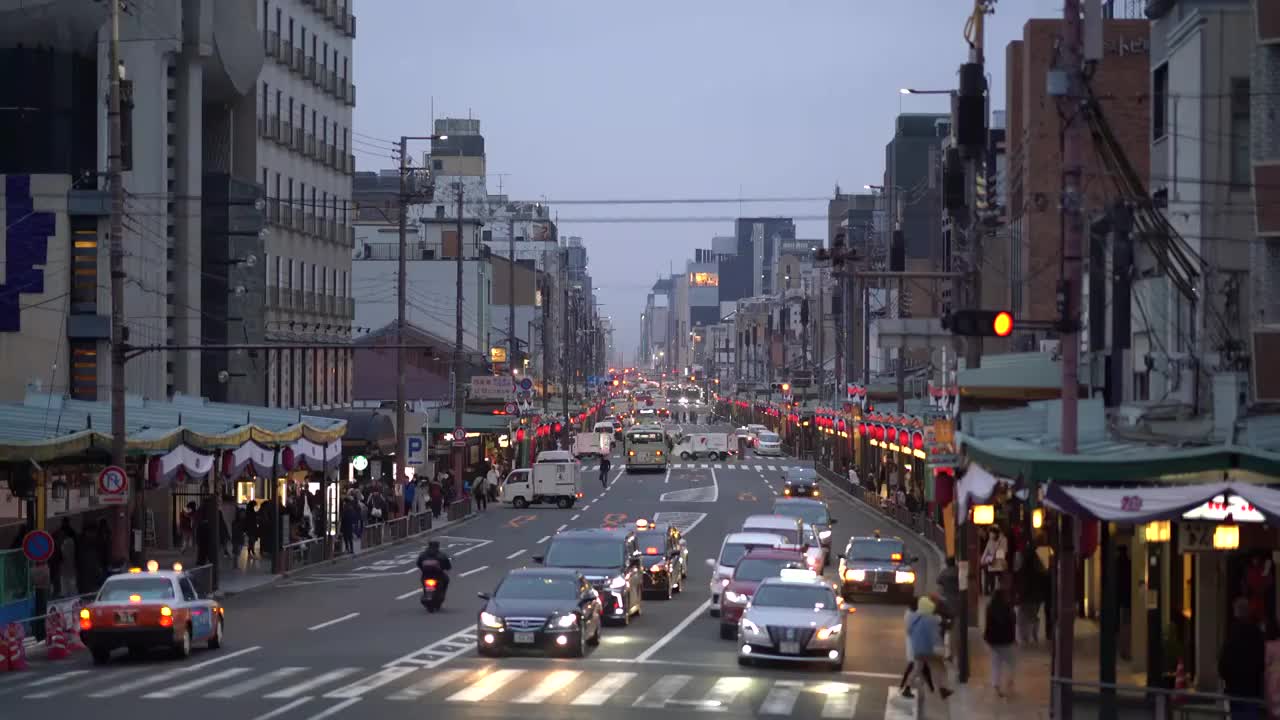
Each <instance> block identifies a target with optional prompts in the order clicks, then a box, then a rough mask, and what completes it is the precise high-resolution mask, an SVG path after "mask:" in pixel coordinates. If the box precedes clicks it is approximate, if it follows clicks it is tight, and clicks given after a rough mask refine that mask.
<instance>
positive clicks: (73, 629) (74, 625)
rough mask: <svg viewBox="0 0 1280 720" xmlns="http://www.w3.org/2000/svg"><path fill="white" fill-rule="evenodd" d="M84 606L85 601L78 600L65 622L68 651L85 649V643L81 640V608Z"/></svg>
mask: <svg viewBox="0 0 1280 720" xmlns="http://www.w3.org/2000/svg"><path fill="white" fill-rule="evenodd" d="M82 607H83V603H82V602H81V601H79V600H77V601H76V602H75V603H74V604H73V605H72V606H71V609H70V610H69V611H68V612H67V615H66V618H65V620H64V622H63V627H65V628H66V629H67V652H75V651H77V650H84V643H83V642H81V641H80V609H81V608H82Z"/></svg>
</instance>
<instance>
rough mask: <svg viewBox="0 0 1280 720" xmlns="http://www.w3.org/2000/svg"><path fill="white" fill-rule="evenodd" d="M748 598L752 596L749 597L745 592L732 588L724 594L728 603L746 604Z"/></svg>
mask: <svg viewBox="0 0 1280 720" xmlns="http://www.w3.org/2000/svg"><path fill="white" fill-rule="evenodd" d="M748 599H750V598H748V597H747V596H746V595H744V594H743V593H736V592H734V591H732V590H729V591H727V592H725V594H724V601H725V602H727V603H733V604H735V605H746V604H747V600H748Z"/></svg>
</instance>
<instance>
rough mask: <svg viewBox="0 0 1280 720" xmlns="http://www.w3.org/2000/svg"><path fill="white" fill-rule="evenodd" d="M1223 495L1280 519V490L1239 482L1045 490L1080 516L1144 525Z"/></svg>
mask: <svg viewBox="0 0 1280 720" xmlns="http://www.w3.org/2000/svg"><path fill="white" fill-rule="evenodd" d="M1219 495H1221V496H1224V497H1226V496H1229V495H1236V496H1238V497H1241V498H1244V499H1245V500H1246V501H1248V502H1249V503H1250V504H1251V505H1252V506H1253V509H1256V510H1257V511H1258V512H1260V513H1261V514H1262V515H1263V516H1264V517H1265V518H1266V520H1267V522H1269V523H1275V522H1277V521H1280V490H1274V489H1272V488H1269V487H1265V486H1261V485H1251V484H1248V483H1239V482H1222V483H1207V484H1196V485H1175V486H1161V487H1123V488H1103V487H1072V486H1069V485H1059V484H1057V483H1051V484H1050V485H1049V487H1048V488H1047V489H1046V490H1045V504H1046V505H1049V506H1050V507H1052V508H1054V509H1056V510H1059V511H1061V512H1065V513H1068V514H1071V515H1075V516H1078V517H1087V518H1096V519H1098V520H1106V521H1110V522H1117V523H1123V524H1141V523H1147V522H1151V521H1153V520H1176V519H1178V518H1180V517H1181V516H1182V515H1183V513H1186V512H1188V511H1190V510H1193V509H1195V508H1198V507H1200V506H1202V505H1204V504H1205V503H1207V502H1209V501H1211V500H1213V499H1214V498H1216V497H1218V496H1219ZM1224 520H1225V518H1224Z"/></svg>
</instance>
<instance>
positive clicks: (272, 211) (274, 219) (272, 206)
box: [267, 198, 280, 225]
mask: <svg viewBox="0 0 1280 720" xmlns="http://www.w3.org/2000/svg"><path fill="white" fill-rule="evenodd" d="M267 222H269V223H272V224H275V225H278V224H279V223H280V198H271V199H270V200H268V201H267Z"/></svg>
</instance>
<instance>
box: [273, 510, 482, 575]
mask: <svg viewBox="0 0 1280 720" xmlns="http://www.w3.org/2000/svg"><path fill="white" fill-rule="evenodd" d="M470 514H471V500H469V499H466V500H459V501H457V502H455V503H453V504H452V505H450V506H449V508H448V515H447V516H446V517H448V519H449V520H461V519H462V518H464V517H466V516H468V515H470ZM432 527H433V524H432V521H431V513H430V512H420V513H412V514H409V515H401V516H400V517H397V518H392V519H391V520H387V521H385V522H377V523H370V524H368V525H365V526H364V529H363V530H362V531H361V533H360V550H361V552H364V551H367V550H372V549H373V548H376V547H380V546H382V545H386V544H387V543H393V542H398V541H400V540H405V539H408V538H411V537H414V536H415V535H421V534H422V533H424V532H427V531H428V530H430V529H431V528H432ZM283 550H284V558H283V569H284V571H285V572H290V571H294V570H300V569H302V568H304V567H307V566H310V565H315V564H317V563H320V562H324V561H325V560H330V559H333V558H337V557H341V556H343V555H345V554H346V553H345V552H344V551H343V548H342V536H341V535H332V536H329V537H319V538H308V539H306V540H300V541H298V542H295V543H289V544H288V545H285V546H284V548H283Z"/></svg>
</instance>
